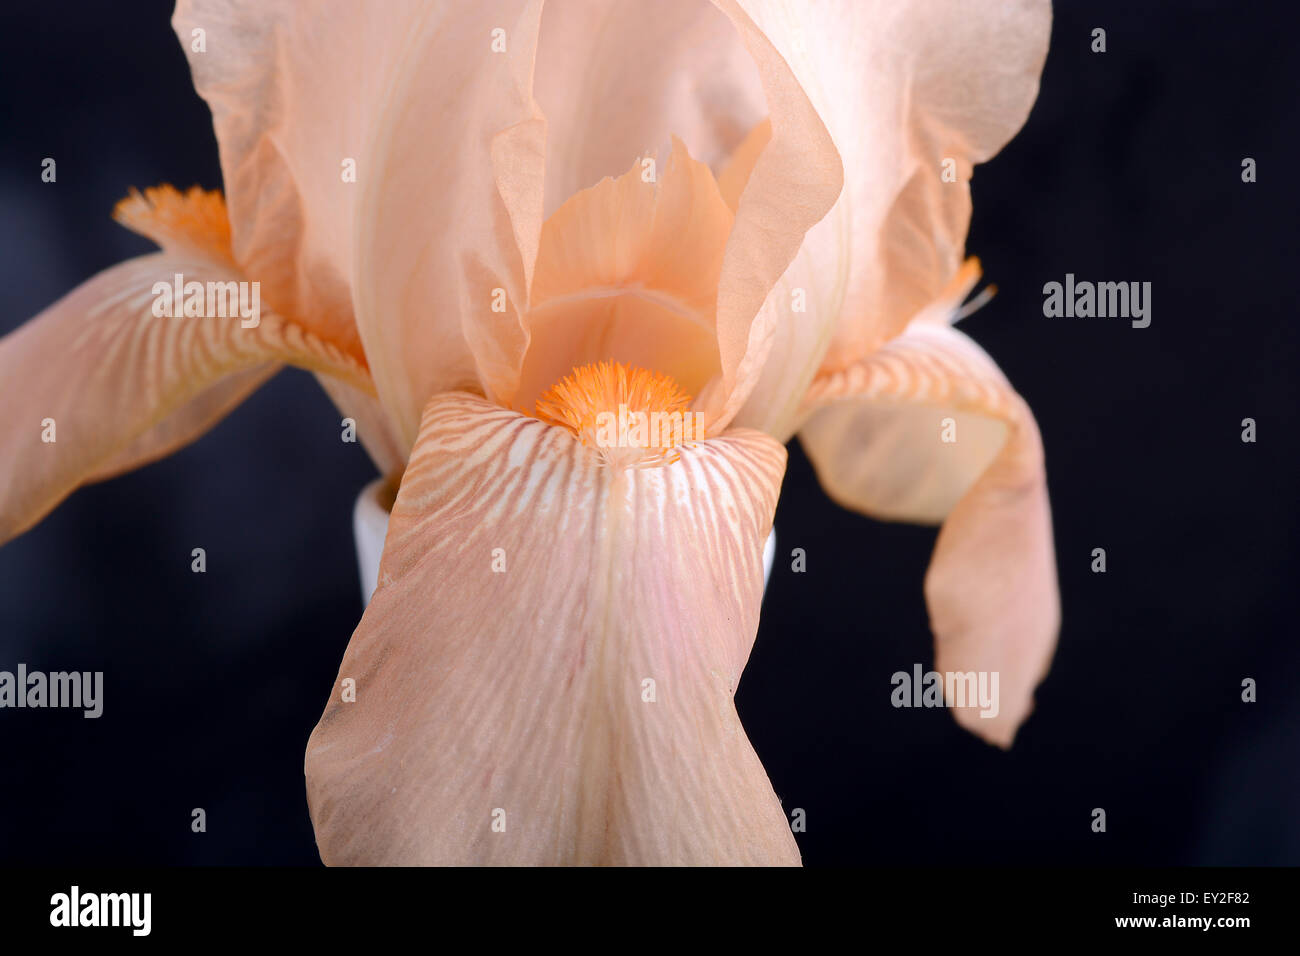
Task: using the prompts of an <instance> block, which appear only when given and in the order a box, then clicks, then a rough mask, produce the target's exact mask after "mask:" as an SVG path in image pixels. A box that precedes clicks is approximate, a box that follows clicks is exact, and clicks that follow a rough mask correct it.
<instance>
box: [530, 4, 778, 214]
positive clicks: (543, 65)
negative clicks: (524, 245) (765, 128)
mask: <svg viewBox="0 0 1300 956" xmlns="http://www.w3.org/2000/svg"><path fill="white" fill-rule="evenodd" d="M537 102H538V104H539V105H540V106H541V108H542V112H544V113H545V114H546V124H547V136H546V215H547V217H550V216H551V215H552V214H553V213H554V212H555V210H556V209H558V208H559V207H560V205H561V204H562V203H564V202H565V201H567V200H568V198H569V197H570V196H572V195H573V194H574V193H576V192H578V190H580V189H585V188H587V187H588V186H590V185H591V184H592V183H595V182H598V181H599V180H601V179H602V178H604V177H606V176H618V175H619V174H620V173H622V172H623V171H625V170H626V169H627V168H628V166H629V165H631V164H632V162H633V160H635V159H638V158H641V157H646V156H654V155H655V154H656V153H657V152H658V151H659V150H660V149H661V148H663V147H665V146H667V144H668V142H669V140H670V138H671V137H673V136H677V137H680V138H681V139H682V140H683V141H684V142H685V143H686V146H687V147H688V148H689V149H690V151H691V155H692V156H694V157H695V158H697V159H699V160H701V161H702V162H704V163H705V164H706V165H708V166H710V167H712V168H713V169H715V170H716V169H720V168H721V167H722V166H723V165H724V164H725V163H726V162H727V158H728V157H729V156H730V155H731V153H732V152H733V150H735V149H736V147H737V145H738V144H739V143H740V141H741V140H742V138H743V137H744V136H745V134H746V133H747V132H748V131H749V130H750V128H751V127H753V126H754V124H755V123H758V122H759V121H760V120H762V119H763V117H764V116H766V115H767V106H766V103H765V101H764V96H763V87H762V84H761V83H760V81H759V77H758V71H757V69H756V68H755V66H754V63H753V61H752V60H751V59H750V57H749V54H748V53H747V52H746V50H745V47H744V44H742V43H741V39H740V34H739V33H738V32H737V31H736V28H735V27H734V26H733V25H732V24H731V23H730V22H729V21H728V19H727V18H726V17H725V16H724V15H723V14H722V13H721V12H720V11H718V10H717V9H716V8H715V7H714V6H713V5H712V4H711V3H709V2H708V0H656V2H655V3H646V2H645V0H547V2H546V6H545V8H544V9H543V11H542V29H541V40H540V42H539V44H538V49H537ZM733 208H734V207H733Z"/></svg>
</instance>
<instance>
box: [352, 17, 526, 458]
mask: <svg viewBox="0 0 1300 956" xmlns="http://www.w3.org/2000/svg"><path fill="white" fill-rule="evenodd" d="M367 9H369V8H367ZM384 9H385V11H386V10H387V7H386V6H385V7H384ZM421 9H422V15H421V17H420V18H419V19H418V20H417V22H415V23H413V24H411V25H410V27H409V30H407V31H406V32H407V35H406V36H405V38H404V42H403V45H402V47H401V49H400V51H397V53H396V54H395V60H394V63H393V65H392V70H393V72H392V78H391V85H390V87H389V91H388V92H389V97H388V99H387V101H386V102H385V104H384V106H383V108H382V110H381V111H380V112H379V114H378V116H377V117H376V124H375V129H374V135H373V137H372V139H371V140H370V142H368V143H367V144H366V148H365V150H364V152H363V153H362V156H363V159H362V163H363V164H364V166H365V172H364V174H363V175H362V176H361V179H360V186H361V190H362V191H361V197H362V199H361V207H360V215H359V216H358V218H357V222H356V231H355V236H354V238H355V243H356V245H355V250H356V268H357V286H356V296H355V302H356V308H357V322H358V324H359V327H360V330H361V337H362V340H363V341H364V342H365V347H366V357H367V359H368V361H369V362H370V367H371V370H372V372H373V374H374V377H375V384H376V386H377V387H378V389H379V394H380V397H381V398H382V399H383V401H384V405H385V407H386V408H387V409H388V412H389V414H390V415H391V416H393V418H394V421H395V422H396V424H397V426H398V429H399V431H400V432H401V436H402V439H403V441H404V443H405V445H406V446H407V448H408V449H409V447H410V446H411V445H412V444H413V443H414V441H415V436H416V433H417V431H418V428H419V424H420V414H421V411H422V410H423V408H424V405H425V403H426V402H427V401H428V399H429V397H430V396H431V395H433V394H434V393H435V392H437V391H446V390H450V389H456V388H460V389H465V390H470V391H475V392H481V393H485V394H487V395H489V396H490V397H493V398H496V399H498V400H499V401H501V402H503V403H504V402H505V401H507V400H508V399H509V396H510V395H512V394H513V393H514V391H515V389H516V387H517V385H518V379H519V372H520V366H521V363H522V361H523V355H524V350H525V348H526V347H527V335H526V333H525V331H524V327H523V321H522V317H521V316H522V312H523V310H524V309H525V308H526V306H527V303H528V298H529V286H530V284H531V282H532V271H533V264H534V262H535V260H536V258H537V246H538V242H539V237H540V235H541V229H542V195H543V193H542V190H543V180H544V166H545V142H546V122H545V120H544V119H543V118H542V115H541V112H540V111H539V110H538V108H537V104H536V103H535V102H534V101H533V98H532V81H533V59H534V55H535V52H536V47H537V31H538V25H539V20H540V17H541V0H501V2H498V3H437V4H425V5H423V6H422V8H421ZM371 15H374V14H373V13H372V14H371Z"/></svg>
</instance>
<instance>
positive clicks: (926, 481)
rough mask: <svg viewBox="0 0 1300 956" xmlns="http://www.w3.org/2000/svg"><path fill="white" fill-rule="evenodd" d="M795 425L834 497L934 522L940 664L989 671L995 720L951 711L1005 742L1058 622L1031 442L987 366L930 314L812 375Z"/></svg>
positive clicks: (1047, 521)
mask: <svg viewBox="0 0 1300 956" xmlns="http://www.w3.org/2000/svg"><path fill="white" fill-rule="evenodd" d="M809 402H810V404H811V405H813V406H815V407H816V408H817V410H816V411H815V412H814V413H813V414H812V417H811V418H809V419H808V421H807V423H806V424H805V425H804V427H803V430H802V431H801V432H800V438H801V440H802V442H803V445H804V448H805V449H806V450H807V452H808V456H809V458H810V459H811V460H812V462H813V464H814V465H815V466H816V468H817V474H818V477H819V478H820V479H821V482H822V486H823V487H824V488H825V489H826V491H827V492H828V493H829V494H830V495H831V497H832V498H834V499H835V500H836V501H838V502H840V503H841V504H843V505H845V506H846V507H849V508H853V509H855V510H857V511H861V512H863V513H864V514H868V515H871V516H873V517H878V518H883V519H886V520H901V521H916V522H925V523H930V522H940V521H942V522H943V527H942V529H941V530H940V532H939V538H938V541H937V543H936V545H935V551H934V556H933V558H932V560H931V563H930V569H929V572H928V573H927V575H926V581H925V595H926V602H927V604H928V606H929V610H930V624H931V628H932V630H933V631H934V636H935V668H936V670H939V671H953V672H963V673H964V672H968V671H987V672H997V673H998V674H999V693H1000V703H999V710H998V713H997V714H996V716H989V717H982V716H980V709H979V708H978V707H971V706H967V707H958V708H955V709H954V715H955V716H956V718H957V720H958V721H959V722H960V723H961V724H962V725H963V726H965V727H967V728H968V729H970V730H972V731H973V732H975V733H977V734H979V735H980V736H981V737H984V738H985V739H987V740H990V741H993V742H994V743H997V744H999V745H1001V746H1009V745H1010V743H1011V741H1012V739H1013V738H1014V736H1015V733H1016V729H1017V728H1018V727H1019V726H1020V724H1021V722H1022V721H1023V720H1024V718H1025V717H1026V716H1027V715H1028V714H1029V712H1030V710H1032V707H1033V690H1034V687H1035V686H1036V685H1037V684H1038V682H1039V681H1040V680H1041V679H1042V677H1043V675H1044V674H1045V673H1046V671H1047V667H1048V665H1049V663H1050V661H1051V658H1052V652H1053V650H1054V648H1055V646H1056V636H1057V631H1058V628H1059V625H1060V601H1059V595H1058V590H1057V579H1056V559H1055V553H1054V550H1053V545H1052V523H1051V514H1050V510H1049V508H1048V499H1047V483H1046V477H1045V472H1044V466H1043V448H1042V441H1041V439H1040V438H1039V434H1038V426H1037V424H1036V423H1035V421H1034V418H1033V415H1032V414H1031V413H1030V411H1029V408H1028V406H1027V405H1026V404H1025V402H1024V400H1023V399H1022V398H1021V397H1020V396H1019V395H1017V394H1016V393H1015V392H1014V391H1013V390H1012V388H1011V386H1010V385H1009V384H1008V383H1007V381H1006V378H1005V377H1004V376H1003V375H1002V373H1001V371H1000V370H999V369H998V368H997V366H996V365H995V364H994V363H993V360H992V359H991V358H989V356H988V355H987V354H986V353H985V352H984V351H983V350H982V349H981V348H980V347H979V346H978V345H976V344H975V343H974V342H972V341H971V340H970V339H969V338H968V337H967V336H965V335H964V334H963V333H961V332H959V331H957V330H956V329H953V328H950V327H948V326H947V325H942V324H938V323H936V322H934V321H933V320H932V319H931V318H930V317H929V316H928V313H927V314H926V315H923V316H922V317H919V318H918V319H917V320H916V321H914V322H913V323H912V324H911V325H909V326H908V327H907V329H906V331H905V332H904V334H903V335H901V336H899V337H898V338H896V339H894V340H892V341H891V342H889V343H888V344H887V345H885V346H884V347H883V348H881V349H879V350H878V351H876V352H874V353H873V354H871V355H870V356H868V357H867V358H866V359H863V360H862V361H861V362H858V363H856V364H855V365H852V366H850V367H848V368H846V369H843V370H841V371H839V372H836V373H833V374H830V375H827V376H823V377H821V378H819V379H818V380H817V382H816V383H814V386H813V388H812V390H811V391H810V393H809Z"/></svg>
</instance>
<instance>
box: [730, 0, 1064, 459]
mask: <svg viewBox="0 0 1300 956" xmlns="http://www.w3.org/2000/svg"><path fill="white" fill-rule="evenodd" d="M738 2H739V5H740V6H742V7H743V8H744V9H745V11H746V12H747V13H748V14H749V16H750V17H752V19H753V21H754V23H755V24H756V25H757V27H758V28H759V29H760V30H762V31H763V33H764V35H765V36H766V37H767V38H768V39H769V40H770V42H771V43H773V44H774V45H775V46H776V48H777V49H778V50H779V51H780V53H781V55H782V56H783V57H784V59H785V61H786V62H788V63H789V65H790V68H791V69H792V70H793V72H794V75H795V76H796V77H797V78H798V80H799V83H800V85H801V86H802V88H803V89H804V91H805V92H806V93H807V95H808V97H809V99H811V101H812V103H813V106H814V107H815V108H816V111H817V114H818V115H819V116H820V118H821V120H822V122H823V123H825V125H826V128H827V129H828V130H829V131H830V136H831V138H832V139H833V140H834V143H835V147H836V149H837V150H838V151H839V154H840V157H841V159H842V161H843V166H844V172H845V180H844V189H843V191H842V192H841V193H840V196H839V199H838V201H837V202H836V204H835V207H834V208H833V209H832V210H831V211H830V213H829V214H828V215H827V216H826V217H825V218H824V219H822V220H821V221H820V222H819V223H818V224H817V225H815V226H814V227H813V228H812V229H811V230H810V231H809V232H808V236H807V238H806V239H805V241H804V243H803V246H802V248H801V249H800V251H799V255H798V257H797V258H796V259H795V261H794V262H793V263H792V264H791V266H790V268H789V270H788V271H787V272H786V274H785V275H783V276H782V277H781V281H780V283H779V284H778V288H777V289H776V290H775V291H774V292H773V293H772V295H771V297H770V299H769V303H768V304H769V307H770V308H772V309H774V310H775V311H777V313H778V316H777V317H776V318H774V319H773V325H774V326H775V327H776V329H777V331H778V341H777V343H776V345H775V346H774V347H773V350H772V358H771V360H770V361H769V363H768V365H767V367H766V368H765V369H764V371H763V379H762V381H761V382H760V383H759V384H758V386H757V387H756V388H755V390H754V392H755V394H754V398H753V399H751V401H750V404H749V406H747V407H746V408H745V409H743V410H742V411H741V413H740V414H739V415H738V416H737V418H736V422H737V424H741V425H747V426H750V427H756V428H763V429H764V430H766V431H768V432H769V433H770V434H772V435H774V436H775V437H777V438H778V439H782V440H784V438H786V437H788V436H789V435H790V434H792V433H793V431H794V429H795V428H796V427H797V421H796V420H795V417H796V416H795V412H797V410H798V407H797V402H796V404H795V405H794V406H793V407H791V406H790V404H789V402H788V401H787V400H786V399H787V397H788V396H789V395H790V394H792V393H793V394H800V395H801V394H802V392H803V389H804V388H806V387H807V386H808V384H809V383H810V382H811V381H812V379H813V377H814V374H815V373H816V372H817V368H816V366H815V365H814V366H813V367H812V368H809V362H808V360H807V356H808V355H809V354H814V355H817V356H819V357H820V355H821V354H822V352H824V353H825V358H824V367H825V368H827V369H831V370H833V369H836V368H841V367H843V366H845V365H848V364H851V363H852V362H853V361H855V360H857V359H859V358H861V357H862V356H863V355H865V354H866V353H867V352H868V351H870V350H871V349H872V348H875V347H877V346H878V345H879V344H880V343H882V342H883V341H885V340H886V339H888V338H890V337H892V336H893V335H896V334H897V333H898V332H900V331H901V330H902V328H903V327H904V326H905V325H906V324H907V323H908V322H909V321H910V319H911V317H912V316H913V315H914V314H915V313H916V312H917V311H918V310H920V309H921V308H922V307H923V306H924V305H925V304H927V303H929V302H931V301H932V300H933V299H935V298H936V297H937V296H938V295H939V294H940V293H941V291H942V289H943V288H944V287H945V285H946V284H947V283H948V282H949V281H950V279H951V278H952V276H953V274H954V273H955V271H956V269H957V267H958V265H959V264H960V262H961V260H962V256H963V249H964V245H965V240H966V233H967V229H968V226H969V222H970V190H969V180H970V177H971V170H972V166H973V164H975V163H979V162H983V161H985V160H987V159H988V158H989V157H991V156H992V155H993V154H995V153H996V152H997V151H998V150H999V149H1000V148H1001V147H1002V146H1003V144H1004V143H1006V141H1007V140H1008V139H1010V138H1011V136H1013V135H1014V134H1015V132H1016V131H1017V130H1018V129H1019V128H1020V126H1021V125H1022V124H1023V123H1024V120H1025V117H1026V116H1027V115H1028V113H1029V108H1030V106H1031V105H1032V104H1033V102H1034V98H1035V96H1036V95H1037V92H1038V77H1039V73H1040V72H1041V69H1042V65H1043V61H1044V58H1045V56H1046V53H1047V43H1048V35H1049V32H1050V26H1051V7H1050V3H1048V0H1007V2H1003V0H997V2H987V3H972V2H969V0H934V2H926V3H899V2H897V0H825V2H816V0H813V2H801V3H786V2H784V0H738ZM945 176H946V177H947V178H945ZM948 180H951V181H948ZM741 210H742V211H741V215H742V216H743V205H742V207H741ZM800 308H802V309H804V310H805V311H804V312H800V311H799V309H800ZM826 312H830V313H832V314H833V315H834V316H836V317H838V318H839V323H838V325H837V326H836V327H835V328H834V334H833V336H831V335H830V334H829V333H827V334H826V335H824V336H822V337H821V338H819V339H817V335H819V334H820V332H821V330H820V328H819V327H818V326H817V324H816V322H815V318H816V317H817V316H819V315H821V314H823V313H826ZM783 337H784V339H785V341H783V340H782V338H783ZM810 338H811V339H816V341H810V342H804V340H805V339H810ZM819 349H820V351H819ZM774 397H776V400H774ZM778 400H779V401H778Z"/></svg>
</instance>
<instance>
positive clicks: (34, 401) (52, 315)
mask: <svg viewBox="0 0 1300 956" xmlns="http://www.w3.org/2000/svg"><path fill="white" fill-rule="evenodd" d="M181 245H183V244H181ZM178 276H180V277H182V278H181V279H178V278H177V277H178ZM242 281H244V277H243V276H241V275H240V274H239V273H237V272H235V271H233V270H232V268H231V267H230V266H229V265H228V264H226V263H223V262H221V261H219V259H218V258H214V257H212V256H210V255H204V254H200V253H199V252H198V251H194V252H185V251H181V248H180V246H177V251H175V252H167V253H157V254H154V255H149V256H142V257H140V258H138V259H131V260H129V261H127V262H124V263H121V264H120V265H117V266H114V267H113V268H111V269H107V270H105V271H104V272H101V273H100V274H99V275H97V276H95V277H94V278H92V279H90V280H89V281H87V282H85V283H83V284H82V285H81V286H80V287H78V288H77V289H75V290H73V291H72V292H71V293H69V294H68V295H66V296H64V297H63V298H62V299H60V300H59V301H58V302H56V303H54V304H53V305H52V306H50V307H49V308H48V309H46V310H45V311H44V312H42V313H41V314H40V315H38V316H37V317H36V318H34V319H32V320H31V321H30V322H28V323H27V324H26V325H23V326H21V327H20V328H18V329H17V330H16V331H14V332H12V333H10V334H9V335H7V336H5V337H4V338H3V339H0V382H4V386H5V390H6V394H7V395H9V396H10V398H11V405H10V409H9V413H8V414H7V415H6V416H5V417H4V421H3V424H2V425H0V542H3V541H7V540H8V539H10V538H12V537H14V536H15V535H17V534H20V533H21V532H23V531H25V530H26V529H28V528H29V527H31V526H32V525H33V524H35V523H36V522H37V521H39V520H40V519H41V518H42V517H43V516H44V515H45V514H46V513H47V512H48V511H49V510H50V509H51V508H53V507H54V506H55V505H56V504H58V503H59V502H60V501H61V500H63V498H64V497H66V496H67V495H68V494H69V493H71V492H72V491H73V489H75V488H76V487H77V486H78V485H81V484H84V483H86V482H88V481H95V480H99V479H102V478H107V477H110V476H111V475H114V474H117V473H119V472H122V471H125V470H127V469H128V468H133V467H137V466H139V465H142V464H145V463H146V462H149V461H153V460H154V459H156V458H160V457H162V456H163V455H164V454H167V453H168V452H171V451H173V450H175V449H176V448H179V447H180V446H181V445H184V444H186V443H187V442H189V441H191V440H193V439H194V438H196V437H198V435H200V434H201V433H202V432H203V431H205V430H206V429H207V428H209V427H211V426H212V425H213V424H215V423H216V422H217V421H218V420H219V419H220V418H221V417H223V416H224V415H225V414H226V413H227V412H228V411H230V409H231V408H233V407H234V406H235V405H236V404H238V402H239V401H241V400H242V399H243V398H244V397H245V396H246V395H247V394H248V393H249V392H251V391H252V390H253V389H254V388H256V387H257V386H258V385H259V384H261V382H262V381H264V380H265V379H266V378H267V377H268V376H269V375H271V374H272V373H274V371H275V370H276V369H278V368H279V367H280V363H283V362H292V363H293V364H295V365H300V366H302V367H304V368H308V369H311V370H313V371H318V372H323V373H328V374H330V375H332V376H335V377H337V378H339V379H341V380H342V381H344V382H346V383H348V384H349V385H351V386H352V387H354V388H358V389H361V390H363V391H364V390H368V389H370V388H371V385H370V380H369V377H368V375H367V374H366V371H365V369H364V368H363V367H362V366H360V365H359V364H357V362H356V361H355V360H354V359H352V358H351V357H350V356H348V355H346V354H344V353H342V352H340V351H339V350H338V349H337V348H335V347H334V346H332V345H330V344H327V343H324V342H322V341H320V340H319V339H317V338H316V337H315V336H314V335H312V334H311V333H308V332H305V331H304V330H303V329H301V328H299V327H298V326H296V325H293V324H291V323H288V322H285V321H284V320H283V319H281V318H280V317H279V316H277V315H275V314H273V313H270V312H268V311H262V312H261V313H260V316H259V317H258V322H257V324H256V326H253V327H248V328H245V327H244V322H245V321H246V320H244V319H243V318H241V316H240V315H238V314H227V311H228V310H226V309H222V310H221V314H220V315H218V314H215V313H212V314H204V315H198V314H178V315H175V316H171V315H158V314H156V313H155V306H156V305H157V304H158V303H159V302H160V301H161V300H160V298H159V296H160V294H161V292H160V288H159V287H162V286H165V287H166V288H165V291H166V292H167V293H168V295H167V301H168V302H170V303H172V305H173V306H174V307H175V308H177V309H180V308H182V305H181V303H179V302H176V301H175V300H174V298H173V296H172V295H171V292H172V290H173V289H174V288H175V285H176V284H177V283H178V282H179V283H180V285H181V289H182V293H183V295H185V296H189V295H191V291H187V290H193V289H194V288H195V287H197V289H198V291H197V293H196V294H197V295H198V296H199V298H200V299H202V300H203V302H204V303H205V305H204V306H203V308H206V303H207V302H208V301H209V296H211V294H212V293H211V292H209V291H208V290H209V289H212V288H213V287H214V286H215V287H216V288H217V289H219V290H221V292H222V298H223V301H226V302H229V299H226V298H225V292H226V290H229V289H230V288H232V287H236V288H237V283H240V282H242ZM189 301H190V302H191V303H192V302H193V301H194V300H193V299H192V298H190V299H189ZM236 301H238V293H236ZM196 311H197V310H196Z"/></svg>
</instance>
